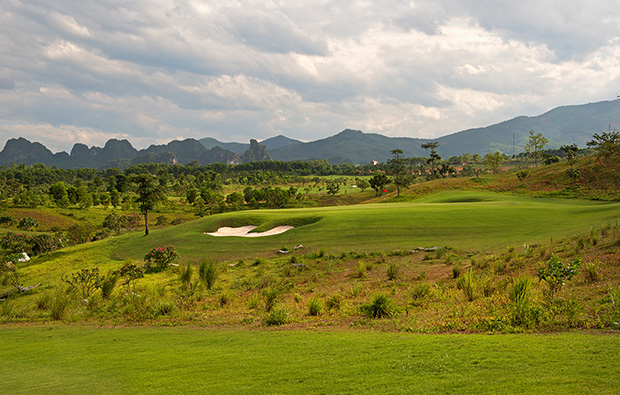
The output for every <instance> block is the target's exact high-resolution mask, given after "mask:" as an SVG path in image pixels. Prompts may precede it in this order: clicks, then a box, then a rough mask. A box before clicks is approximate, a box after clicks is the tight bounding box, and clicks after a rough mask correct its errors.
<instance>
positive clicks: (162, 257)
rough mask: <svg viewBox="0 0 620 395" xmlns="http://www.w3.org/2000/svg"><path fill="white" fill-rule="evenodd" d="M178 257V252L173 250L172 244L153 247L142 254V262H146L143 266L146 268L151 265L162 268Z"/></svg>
mask: <svg viewBox="0 0 620 395" xmlns="http://www.w3.org/2000/svg"><path fill="white" fill-rule="evenodd" d="M178 257H179V254H177V252H176V251H175V249H174V246H165V247H155V248H153V249H152V250H151V251H149V253H148V254H146V255H145V256H144V262H146V264H145V265H144V267H146V268H147V269H150V268H152V267H156V268H158V269H164V268H166V267H167V266H168V265H169V264H170V263H171V262H172V261H174V260H175V259H177V258H178Z"/></svg>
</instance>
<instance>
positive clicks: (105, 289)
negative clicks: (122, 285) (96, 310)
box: [101, 272, 118, 299]
mask: <svg viewBox="0 0 620 395" xmlns="http://www.w3.org/2000/svg"><path fill="white" fill-rule="evenodd" d="M117 281H118V276H117V275H116V273H115V272H112V273H109V274H108V275H107V276H106V277H105V278H104V279H103V281H102V282H101V297H102V298H104V299H109V298H110V295H112V291H114V287H115V286H116V282H117Z"/></svg>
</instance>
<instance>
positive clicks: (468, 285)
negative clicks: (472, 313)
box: [456, 269, 476, 302]
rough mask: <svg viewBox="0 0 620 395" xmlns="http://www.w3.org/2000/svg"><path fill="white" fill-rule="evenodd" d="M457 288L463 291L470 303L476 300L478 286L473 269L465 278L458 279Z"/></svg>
mask: <svg viewBox="0 0 620 395" xmlns="http://www.w3.org/2000/svg"><path fill="white" fill-rule="evenodd" d="M456 287H457V288H458V289H460V290H462V291H463V294H464V295H465V298H467V300H469V301H470V302H471V301H473V300H474V299H475V298H476V284H475V282H474V275H473V274H472V271H471V269H470V270H468V271H467V273H466V274H465V275H464V276H461V277H459V278H458V280H457V281H456Z"/></svg>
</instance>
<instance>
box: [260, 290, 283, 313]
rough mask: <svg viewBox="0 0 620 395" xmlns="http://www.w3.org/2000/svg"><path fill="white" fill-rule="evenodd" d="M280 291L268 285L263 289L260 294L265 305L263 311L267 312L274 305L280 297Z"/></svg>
mask: <svg viewBox="0 0 620 395" xmlns="http://www.w3.org/2000/svg"><path fill="white" fill-rule="evenodd" d="M280 295H281V291H280V289H279V288H276V287H269V288H265V289H263V292H262V296H263V302H264V306H265V311H267V312H269V311H271V309H273V308H274V307H275V305H276V304H277V303H278V300H279V299H280Z"/></svg>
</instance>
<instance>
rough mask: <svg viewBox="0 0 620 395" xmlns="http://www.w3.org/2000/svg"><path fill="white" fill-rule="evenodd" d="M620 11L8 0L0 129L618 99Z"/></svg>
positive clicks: (62, 140) (592, 6)
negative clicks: (616, 95)
mask: <svg viewBox="0 0 620 395" xmlns="http://www.w3.org/2000/svg"><path fill="white" fill-rule="evenodd" d="M619 21H620V10H619V9H618V7H617V4H615V1H614V0H595V1H593V2H590V3H588V5H587V6H584V5H583V4H582V3H580V2H576V1H559V0H556V1H552V0H549V1H540V0H526V1H522V2H512V3H506V2H496V1H491V0H483V1H479V0H475V1H474V0H458V1H457V0H444V1H430V0H416V1H414V2H412V1H399V0H386V1H385V2H381V3H378V2H370V1H357V0H350V1H348V0H338V1H336V0H320V1H317V2H312V3H310V2H299V1H279V2H273V1H267V2H264V1H253V0H237V1H230V2H218V1H204V0H187V1H171V0H157V1H148V2H147V1H144V0H138V1H136V2H132V3H126V2H124V3H123V2H118V1H113V2H89V1H85V2H75V1H74V0H59V1H55V2H49V1H46V0H32V1H29V2H27V3H26V2H19V1H17V0H10V1H7V2H4V3H2V4H0V40H1V41H0V42H2V43H3V45H2V46H0V125H10V127H8V126H2V127H1V128H0V131H1V133H2V134H1V135H0V137H2V138H3V139H8V138H11V137H17V136H24V137H26V138H29V139H32V140H38V141H41V142H42V143H44V144H49V145H50V146H54V147H58V149H60V148H62V149H65V150H69V149H70V148H71V147H70V145H71V144H72V143H73V142H76V141H80V142H83V143H86V144H89V142H90V143H94V142H98V143H97V144H102V143H103V142H105V141H104V140H105V139H107V138H111V137H116V136H126V138H128V139H129V140H130V141H131V142H132V143H134V145H136V146H140V144H144V145H149V144H150V143H154V142H166V141H169V140H171V139H173V138H184V137H194V138H201V137H206V136H211V137H215V138H218V139H221V140H224V141H231V140H233V139H237V140H239V141H247V140H249V139H250V138H257V139H264V138H268V137H271V136H274V135H277V134H285V135H287V136H289V137H293V138H298V139H302V140H316V139H318V138H323V137H326V136H328V135H332V134H334V133H336V132H338V131H340V130H342V129H344V128H357V129H361V130H364V131H367V132H380V133H384V134H387V135H391V136H412V137H429V138H432V137H437V136H440V135H443V134H447V133H452V132H456V131H459V130H462V129H466V128H470V127H478V126H485V125H487V124H490V123H495V122H500V121H503V120H505V119H509V118H512V117H515V116H518V115H522V114H526V115H535V114H538V113H542V112H544V111H547V110H549V109H550V108H552V107H555V106H558V105H565V104H579V103H584V102H588V101H599V100H608V99H611V98H613V97H615V94H616V92H617V91H620V64H619V63H620V61H619V60H618V59H620V40H619V39H618V36H619V35H620V23H619ZM33 125H34V126H33ZM15 133H19V134H15ZM91 134H92V136H91ZM76 139H77V140H76ZM63 144H64V146H63Z"/></svg>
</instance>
